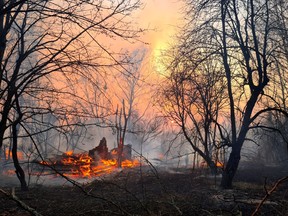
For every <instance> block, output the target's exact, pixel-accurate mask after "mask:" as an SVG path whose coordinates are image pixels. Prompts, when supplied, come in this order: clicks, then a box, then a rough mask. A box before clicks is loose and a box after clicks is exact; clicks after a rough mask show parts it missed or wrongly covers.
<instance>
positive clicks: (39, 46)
mask: <svg viewBox="0 0 288 216" xmlns="http://www.w3.org/2000/svg"><path fill="white" fill-rule="evenodd" d="M139 7H140V2H139V1H132V0H131V1H130V0H128V1H124V0H122V1H110V0H100V1H94V0H92V1H83V0H76V1H69V2H67V1H53V0H49V1H46V0H45V1H34V0H28V1H21V0H19V1H16V0H15V1H14V0H13V1H5V0H1V1H0V8H1V11H0V60H1V65H0V103H1V108H0V109H1V113H0V115H1V117H0V148H2V145H3V142H4V141H5V140H7V139H8V138H9V135H8V133H7V129H9V128H11V127H13V128H14V129H15V127H16V126H17V127H19V132H18V135H17V133H16V132H15V130H13V131H14V133H13V139H15V143H16V142H17V141H16V139H17V138H16V137H14V136H16V135H17V136H19V135H20V134H21V136H22V137H23V136H26V137H27V136H28V137H30V136H33V132H31V131H29V127H28V125H31V124H32V123H33V121H34V120H36V118H34V117H35V116H37V115H46V114H51V113H53V114H54V116H55V117H57V119H58V120H57V121H55V124H54V125H50V123H49V124H48V125H49V127H48V128H56V131H57V128H59V127H61V126H62V125H61V119H62V118H63V116H69V115H71V116H73V115H79V116H82V117H83V121H85V120H87V117H89V115H88V114H87V113H86V112H85V110H80V108H79V107H81V106H78V107H75V106H72V103H70V102H71V101H78V102H83V101H85V100H84V97H82V96H83V95H82V94H79V92H73V91H71V90H69V88H68V87H69V85H75V84H77V83H78V84H79V83H80V82H81V81H82V80H83V79H86V80H88V81H91V82H93V83H94V84H99V83H100V81H99V82H97V79H98V78H99V74H104V73H105V70H106V69H107V68H109V69H110V70H113V68H117V67H122V66H121V64H122V62H121V60H119V59H121V58H120V57H119V55H121V54H119V55H118V54H117V51H115V52H114V51H113V50H112V49H109V48H108V46H109V44H108V43H104V42H103V41H104V40H106V38H108V37H109V40H111V41H113V40H116V39H123V40H127V41H130V40H135V39H137V34H138V33H139V32H140V31H142V30H138V29H135V28H133V27H132V24H133V23H132V20H131V18H130V17H129V16H130V15H131V13H132V11H134V10H136V9H138V8H139ZM106 41H107V40H106ZM67 86H68V87H67ZM99 86H100V84H99ZM70 87H71V86H70ZM74 87H75V86H74ZM74 89H76V88H74ZM64 95H65V96H64ZM86 102H87V100H86ZM96 105H97V104H96ZM15 113H16V115H17V117H16V118H13V116H15ZM94 117H95V118H97V117H98V118H101V115H94ZM36 122H37V123H38V124H42V123H43V122H41V121H39V118H38V120H37V121H36ZM17 127H16V128H17ZM30 128H31V127H30ZM45 130H47V128H46V129H45ZM21 131H22V132H21ZM37 133H40V132H37ZM25 134H26V135H25ZM16 151H17V150H16Z"/></svg>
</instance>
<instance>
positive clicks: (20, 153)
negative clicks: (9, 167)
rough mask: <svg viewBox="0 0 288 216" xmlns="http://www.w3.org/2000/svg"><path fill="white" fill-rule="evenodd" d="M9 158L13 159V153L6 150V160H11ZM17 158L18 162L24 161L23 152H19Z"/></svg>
mask: <svg viewBox="0 0 288 216" xmlns="http://www.w3.org/2000/svg"><path fill="white" fill-rule="evenodd" d="M9 158H12V151H11V150H9V149H6V150H5V159H6V160H9ZM17 158H18V160H23V159H24V155H23V153H22V152H19V151H17Z"/></svg>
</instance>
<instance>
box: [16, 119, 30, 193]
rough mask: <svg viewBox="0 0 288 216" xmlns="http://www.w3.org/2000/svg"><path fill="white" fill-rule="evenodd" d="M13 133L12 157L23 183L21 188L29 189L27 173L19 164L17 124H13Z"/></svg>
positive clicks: (17, 173)
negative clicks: (26, 178)
mask: <svg viewBox="0 0 288 216" xmlns="http://www.w3.org/2000/svg"><path fill="white" fill-rule="evenodd" d="M12 135H13V143H12V144H13V145H12V158H13V163H14V167H15V169H16V170H15V172H16V175H17V177H18V179H19V181H20V183H21V190H23V191H27V190H28V186H27V183H26V180H25V173H24V171H23V169H22V167H21V166H20V164H19V160H18V155H17V148H18V131H17V124H13V125H12Z"/></svg>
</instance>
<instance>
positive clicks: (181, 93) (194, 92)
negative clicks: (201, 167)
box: [159, 47, 228, 173]
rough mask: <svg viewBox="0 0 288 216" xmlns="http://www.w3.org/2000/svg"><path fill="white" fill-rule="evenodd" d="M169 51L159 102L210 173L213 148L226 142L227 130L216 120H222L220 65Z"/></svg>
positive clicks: (213, 165)
mask: <svg viewBox="0 0 288 216" xmlns="http://www.w3.org/2000/svg"><path fill="white" fill-rule="evenodd" d="M180 49H181V47H180ZM173 55H174V57H173V60H172V63H171V65H170V66H169V69H170V71H171V73H170V75H169V77H168V78H167V80H165V81H164V83H165V84H164V85H163V89H162V90H161V94H160V96H159V105H160V106H162V107H163V112H164V115H165V116H167V117H168V118H169V119H170V121H171V122H173V123H174V124H176V125H177V126H178V127H179V128H180V129H181V132H180V133H181V134H183V135H184V137H185V139H186V140H187V141H188V143H189V144H190V145H191V147H192V148H193V150H194V151H195V152H196V153H197V154H199V155H200V156H201V158H203V159H204V160H205V162H206V163H207V164H208V166H209V167H210V169H211V171H212V173H216V172H217V165H216V164H217V161H218V156H217V152H218V150H219V149H220V148H222V147H224V146H225V145H226V144H227V143H228V140H226V139H228V133H227V131H225V130H224V128H223V127H222V126H221V125H220V124H219V121H220V122H221V120H222V121H223V119H219V115H220V110H221V109H223V107H224V105H226V104H225V102H226V96H225V92H224V86H225V82H224V80H223V73H222V69H223V68H222V66H221V65H219V63H218V62H217V61H213V60H212V59H210V61H209V62H208V60H207V61H206V62H205V64H199V62H192V61H191V58H190V56H189V55H188V54H187V55H185V56H184V55H181V53H180V52H175V53H173ZM196 64H197V65H196ZM224 141H225V142H224Z"/></svg>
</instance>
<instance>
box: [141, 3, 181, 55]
mask: <svg viewBox="0 0 288 216" xmlns="http://www.w3.org/2000/svg"><path fill="white" fill-rule="evenodd" d="M180 9H181V4H180V1H177V0H146V1H145V3H144V9H143V10H142V11H140V12H139V18H140V23H139V24H140V25H141V26H143V27H144V28H145V27H148V28H151V29H155V30H153V31H150V32H148V33H147V34H146V36H145V37H144V40H145V42H146V41H147V42H148V43H150V45H151V48H152V49H153V50H155V49H163V48H167V44H168V43H169V41H171V36H172V35H173V34H175V33H176V32H177V26H179V22H180V14H181V13H180Z"/></svg>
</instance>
